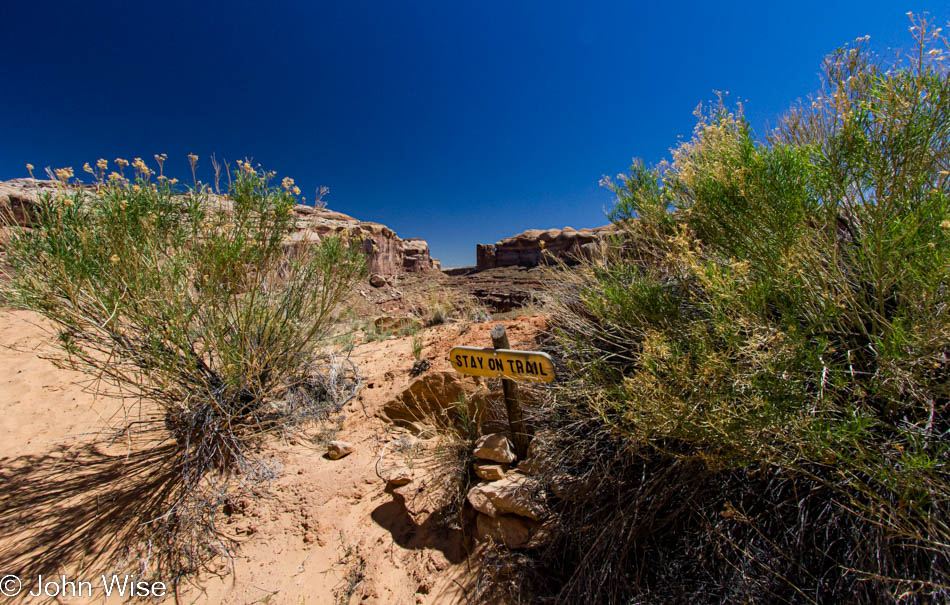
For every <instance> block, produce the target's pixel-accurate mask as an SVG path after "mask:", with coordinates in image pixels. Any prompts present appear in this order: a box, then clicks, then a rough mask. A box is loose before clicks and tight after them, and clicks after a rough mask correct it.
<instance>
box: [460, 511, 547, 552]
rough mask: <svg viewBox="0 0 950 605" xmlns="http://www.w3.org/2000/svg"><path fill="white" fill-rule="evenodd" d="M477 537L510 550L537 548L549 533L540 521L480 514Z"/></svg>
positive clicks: (476, 527) (476, 529) (476, 521)
mask: <svg viewBox="0 0 950 605" xmlns="http://www.w3.org/2000/svg"><path fill="white" fill-rule="evenodd" d="M475 536H476V538H477V539H478V540H479V541H482V542H486V541H488V540H492V541H493V542H497V543H501V544H504V545H505V546H507V547H508V548H537V547H538V546H541V545H542V544H543V543H544V541H545V540H546V538H547V532H545V531H544V527H543V525H542V524H541V523H539V522H538V521H532V520H531V519H524V518H522V517H514V516H511V515H499V516H497V517H489V516H488V515H485V514H481V513H479V515H478V517H477V518H476V520H475Z"/></svg>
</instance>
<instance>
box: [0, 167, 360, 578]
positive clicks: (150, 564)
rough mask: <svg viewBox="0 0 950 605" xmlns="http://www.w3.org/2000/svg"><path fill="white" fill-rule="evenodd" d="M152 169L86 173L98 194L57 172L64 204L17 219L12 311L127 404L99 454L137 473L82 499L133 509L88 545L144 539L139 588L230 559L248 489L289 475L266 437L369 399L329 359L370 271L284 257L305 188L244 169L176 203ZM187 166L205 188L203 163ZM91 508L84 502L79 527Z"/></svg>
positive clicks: (296, 255) (47, 198)
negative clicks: (349, 298)
mask: <svg viewBox="0 0 950 605" xmlns="http://www.w3.org/2000/svg"><path fill="white" fill-rule="evenodd" d="M156 160H157V162H158V166H157V171H156V170H153V169H152V168H150V167H149V166H148V165H146V163H145V162H144V161H142V160H141V159H136V160H135V161H134V162H132V163H131V168H130V163H129V162H127V161H125V160H122V159H118V160H116V168H117V171H113V172H111V173H108V174H107V172H108V170H109V162H108V161H106V160H99V161H98V162H97V163H96V166H95V168H93V167H91V166H89V165H88V164H87V165H86V167H85V168H86V172H88V173H90V174H92V176H93V179H92V180H93V183H92V184H91V185H83V184H81V183H78V182H77V181H76V180H75V179H74V176H73V171H72V170H71V169H63V170H58V171H56V172H55V176H56V178H57V180H58V182H59V187H58V189H56V190H55V192H54V193H52V194H48V195H44V196H43V197H42V198H41V199H40V201H39V203H38V204H37V206H36V207H35V209H34V210H33V212H32V216H31V217H30V218H31V220H30V221H29V225H28V226H25V225H21V224H20V222H18V221H17V220H16V217H14V216H12V215H10V216H8V217H6V218H7V221H6V222H7V226H8V227H9V228H10V238H9V241H8V243H7V244H6V262H7V264H8V266H9V268H8V270H7V273H8V275H7V276H6V277H7V278H8V279H7V280H6V281H5V282H4V284H3V297H4V301H5V302H6V303H8V304H10V305H14V306H17V307H20V308H26V309H31V310H35V311H37V312H39V313H40V314H41V315H42V316H43V317H45V318H46V319H47V320H48V322H49V325H51V326H53V330H54V332H55V334H54V335H55V338H56V340H57V343H58V345H59V347H60V350H61V352H62V355H61V356H59V358H58V360H57V361H58V362H59V363H61V364H64V365H67V366H68V367H71V368H75V369H78V370H80V371H82V372H84V373H86V374H87V375H88V376H89V377H90V388H92V389H94V390H96V391H97V392H101V393H108V394H111V395H115V396H118V397H121V398H123V399H124V400H125V401H126V402H128V403H127V405H126V408H125V413H124V416H123V417H122V418H121V419H120V420H119V421H118V422H117V423H116V426H114V427H113V429H112V430H110V431H108V432H104V433H103V434H102V435H100V436H99V437H98V438H97V439H96V446H93V450H96V447H98V446H103V447H104V446H108V445H110V444H116V443H119V444H126V443H127V444H129V447H130V448H131V450H132V451H134V452H135V453H134V456H133V458H132V459H131V460H133V461H134V465H133V466H131V467H129V470H130V472H128V473H122V472H120V471H119V469H121V468H122V464H121V458H122V456H119V457H118V458H116V460H109V458H108V456H105V455H102V456H100V457H101V458H102V459H101V460H100V465H101V466H103V467H108V469H109V473H104V474H102V476H101V477H100V479H101V480H103V481H106V483H105V484H104V485H101V486H97V485H96V478H95V476H93V475H88V476H85V477H84V479H83V482H84V484H85V485H86V488H87V490H88V493H89V495H91V497H93V498H98V496H97V495H96V491H97V489H96V488H101V490H102V491H103V493H105V494H113V495H114V494H115V493H117V492H123V490H126V491H128V492H129V494H128V495H129V497H128V498H127V499H125V500H116V499H114V498H112V497H111V496H110V497H109V498H107V499H106V500H107V501H111V502H114V503H115V504H114V507H113V508H112V509H109V507H104V506H102V505H101V504H100V502H99V501H98V500H96V501H95V507H93V510H97V511H98V512H97V517H98V518H100V521H99V522H98V523H97V525H96V526H95V527H94V528H92V530H90V531H93V530H94V531H95V533H96V535H93V536H86V537H87V538H88V539H89V540H88V541H87V546H88V544H92V543H95V542H96V541H98V540H101V539H102V534H104V533H106V526H105V525H103V523H105V522H104V521H102V520H101V519H102V518H107V517H109V516H110V515H111V516H114V517H117V519H115V523H116V526H118V527H123V528H128V527H131V528H135V529H134V531H131V532H124V533H122V534H117V535H116V538H117V539H118V541H119V542H122V543H120V544H113V545H112V548H113V549H114V550H119V549H123V548H127V549H129V550H130V551H131V552H133V553H140V554H141V559H135V558H134V557H133V560H134V565H136V566H139V568H140V572H141V573H142V574H143V575H153V576H154V577H161V578H164V579H166V581H167V580H169V579H172V578H175V579H181V578H183V577H186V576H187V575H188V574H191V573H193V572H195V571H198V570H200V569H201V568H202V567H203V566H204V565H205V564H206V563H208V562H209V561H210V560H212V559H214V558H215V557H217V556H218V555H224V554H227V553H228V552H229V551H230V544H231V542H230V540H229V539H228V538H227V537H226V536H223V535H221V534H220V532H218V531H217V530H216V524H215V519H216V518H217V515H218V514H219V513H220V511H221V510H222V508H223V507H227V506H229V505H230V503H231V501H232V498H233V497H234V495H235V491H236V490H237V491H240V492H242V493H244V492H247V491H248V490H253V489H255V487H256V486H259V485H260V484H261V483H262V482H266V481H268V480H269V479H271V478H273V476H274V473H275V472H276V469H275V468H274V466H273V465H272V464H269V463H268V462H266V461H265V459H264V458H263V457H261V456H259V455H258V454H257V445H258V443H259V441H260V439H261V437H263V436H264V435H267V434H284V433H288V432H292V431H294V430H295V429H296V428H297V427H299V426H301V424H302V423H303V422H305V421H307V420H312V419H317V418H321V417H323V416H324V415H325V414H327V413H328V412H329V411H331V410H333V409H338V408H339V407H340V406H342V405H343V403H345V402H346V401H347V400H348V399H349V398H350V397H352V396H353V394H354V393H355V391H356V388H357V386H358V380H359V379H358V375H357V373H356V368H355V366H354V365H353V364H351V363H349V362H348V361H347V360H346V359H345V358H337V357H334V356H333V355H330V354H328V353H326V352H325V348H324V347H323V344H324V343H325V341H326V339H327V336H328V335H329V334H330V330H331V327H332V326H333V324H334V321H335V318H336V316H337V312H338V311H339V309H338V307H339V304H340V302H341V301H342V300H343V299H344V298H345V296H346V295H347V294H348V292H349V288H350V287H351V286H352V284H353V282H354V281H355V280H356V279H358V278H360V277H361V276H363V274H364V273H365V267H364V265H365V261H364V257H363V255H362V254H361V253H360V252H359V250H358V249H356V248H355V247H354V246H351V245H350V243H349V242H347V241H345V240H343V239H341V238H336V237H325V238H322V239H321V240H320V241H319V242H318V243H314V244H312V245H309V246H305V247H299V246H298V247H288V246H286V245H285V238H286V236H287V235H288V234H289V233H290V232H291V231H292V230H293V228H294V221H295V215H294V213H293V212H292V211H293V208H294V206H295V204H296V200H297V198H296V194H298V193H299V189H297V188H296V186H295V185H294V183H293V180H292V179H289V178H284V179H283V180H282V182H281V183H280V185H274V184H272V181H273V179H274V177H275V174H274V173H272V172H265V171H263V170H262V169H260V168H259V167H255V166H252V164H251V163H250V162H239V163H238V169H237V170H235V171H234V172H233V174H230V175H228V181H229V183H230V187H229V191H228V195H227V197H222V196H218V195H214V194H212V192H211V189H210V188H209V187H208V186H206V185H204V184H202V183H201V182H199V181H197V180H195V181H194V182H193V185H192V186H191V187H188V188H186V189H178V188H177V182H176V181H174V180H171V179H168V178H166V177H165V176H164V175H163V174H162V165H163V162H164V160H165V158H164V156H156ZM190 161H191V166H192V170H193V171H194V168H195V164H196V161H197V157H195V156H191V157H190ZM127 172H128V174H126V173H127ZM219 177H220V175H216V179H215V181H216V183H217V182H218V179H219ZM96 451H98V450H96ZM126 456H128V454H127V455H126ZM110 462H112V463H114V464H110ZM117 465H118V468H116V466H117ZM87 468H93V467H90V466H88V465H87ZM235 479H237V481H235ZM129 481H131V482H132V485H131V486H126V483H127V482H129ZM136 482H137V483H136ZM120 484H121V486H120ZM120 487H121V489H120ZM34 488H35V489H41V488H40V486H38V485H35V486H34ZM46 489H47V490H49V485H47V486H46ZM123 493H124V492H123ZM72 495H75V494H72ZM57 496H59V497H60V499H61V500H62V499H63V498H62V496H63V494H62V492H57V493H55V494H50V497H52V498H56V497H57ZM43 498H44V496H43V495H42V494H38V493H37V494H35V498H34V499H33V500H30V499H25V500H23V501H22V502H19V505H18V506H19V507H20V508H19V509H18V508H16V507H13V508H8V510H7V514H8V515H9V514H14V513H15V511H16V510H20V514H22V513H23V512H24V511H23V510H21V509H27V508H29V507H31V506H33V507H35V506H36V503H37V501H38V500H42V499H43ZM106 500H104V501H106ZM129 501H131V502H135V504H134V505H130V503H129ZM88 506H89V503H88V502H86V500H84V499H83V498H82V497H80V501H79V502H77V503H76V504H75V510H76V511H77V513H78V512H79V511H81V510H88ZM84 507H85V508H84ZM61 512H62V511H61ZM83 527H84V524H83V523H76V524H75V526H74V527H72V531H73V532H77V533H80V534H81V533H82V532H83ZM47 538H48V536H47ZM70 538H71V539H74V538H75V536H70ZM81 542H82V539H79V540H74V543H75V544H77V548H81V547H82V546H81V544H80V543H81ZM35 546H36V547H37V548H42V546H43V545H42V544H37V545H35ZM48 547H49V548H50V549H51V550H54V549H55V548H61V545H59V546H57V545H55V544H49V545H48ZM70 554H72V555H76V554H77V553H64V552H57V553H56V556H55V557H51V558H50V559H49V561H48V562H49V563H50V564H51V565H53V566H55V565H59V564H62V563H64V562H65V561H68V560H69V557H68V556H67V555H70ZM83 556H88V553H83ZM41 559H42V557H39V558H37V557H34V558H33V560H32V561H30V563H35V562H36V561H38V560H41ZM53 569H56V568H55V567H53V568H51V569H49V570H46V569H39V570H33V571H40V572H51V571H53Z"/></svg>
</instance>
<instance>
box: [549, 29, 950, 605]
mask: <svg viewBox="0 0 950 605" xmlns="http://www.w3.org/2000/svg"><path fill="white" fill-rule="evenodd" d="M913 31H914V32H915V34H916V36H917V40H918V42H919V45H918V48H917V52H916V54H915V55H914V57H911V58H909V59H907V60H898V61H897V62H896V63H895V64H892V65H889V66H882V65H880V64H878V63H876V62H874V61H873V60H872V59H870V58H869V54H868V52H867V50H866V48H865V45H864V42H863V41H859V42H858V43H857V45H856V46H855V47H853V48H846V49H843V50H839V51H837V52H836V53H834V54H833V55H831V56H830V57H829V58H828V59H827V61H826V64H825V66H824V76H825V87H824V90H822V91H821V94H820V95H819V96H817V97H815V98H814V99H812V101H811V102H810V103H809V104H806V105H801V106H798V107H795V108H794V109H793V110H792V111H790V112H789V114H788V115H787V116H786V117H785V119H784V120H783V122H782V124H781V126H780V127H779V128H778V129H777V130H776V131H775V132H774V133H773V134H772V136H771V137H770V138H769V139H768V140H767V141H759V140H756V139H755V138H754V136H753V133H752V130H751V128H750V127H749V124H748V123H747V122H746V121H745V119H744V117H743V115H742V112H741V107H740V108H739V109H738V110H737V111H735V112H733V113H730V112H729V111H728V110H727V109H726V107H725V104H724V103H723V102H722V99H720V101H719V103H718V104H716V105H714V106H713V107H712V108H711V110H709V111H705V112H702V111H700V112H698V114H697V115H698V117H699V123H698V125H697V127H696V130H695V132H694V136H693V138H692V140H691V141H689V142H687V143H684V144H682V145H680V146H679V147H678V148H677V149H676V150H674V152H673V159H672V162H671V163H664V164H662V165H660V166H659V167H658V168H655V169H650V168H647V167H646V166H644V165H643V164H642V163H634V165H633V166H632V168H631V171H630V173H629V174H628V175H623V176H621V177H619V179H618V180H617V181H616V182H614V181H611V180H609V179H608V181H607V182H608V185H609V186H610V187H611V188H612V190H613V191H614V192H615V193H616V194H617V197H618V203H617V206H616V207H615V208H614V210H613V212H612V216H611V218H612V220H613V221H614V222H615V223H616V224H617V225H618V226H619V227H620V229H621V232H622V233H623V234H624V235H623V237H622V238H621V239H620V241H618V242H615V245H614V249H613V251H612V252H610V253H609V254H607V256H606V257H605V258H602V259H597V260H595V261H591V262H588V263H587V264H586V265H584V266H583V267H582V268H581V269H580V270H579V271H578V272H576V273H575V274H574V276H573V277H570V276H568V277H565V279H566V280H567V281H568V282H570V285H568V286H567V287H565V288H564V289H563V290H562V291H561V293H560V295H559V300H558V302H557V304H558V310H557V312H556V314H555V320H554V326H555V333H556V334H557V339H558V343H559V348H560V351H561V355H562V357H563V360H564V362H565V363H566V365H567V367H568V369H569V371H570V376H571V379H570V381H569V382H568V383H567V384H566V385H565V386H564V389H563V390H564V397H563V398H562V400H559V403H558V404H557V405H554V406H552V409H550V410H548V412H549V417H550V418H554V420H552V421H551V422H553V423H554V424H555V425H557V426H559V428H561V429H562V430H561V438H560V442H559V444H558V447H557V448H555V450H557V451H560V452H562V453H561V464H560V465H558V472H560V473H564V472H565V469H567V472H569V473H574V474H578V475H584V476H586V478H587V479H586V480H587V481H589V482H590V483H591V485H592V486H594V485H597V486H600V491H598V489H595V488H594V487H592V488H591V494H596V493H599V494H600V496H599V497H601V498H602V499H601V500H600V504H597V503H596V501H592V500H590V499H587V500H585V501H584V502H583V503H582V504H577V503H573V504H572V503H569V502H562V503H561V509H560V518H561V521H562V523H563V528H564V530H565V535H564V536H562V539H561V540H560V541H559V542H558V544H557V547H556V548H557V550H558V559H559V560H560V561H561V562H562V564H563V561H564V559H565V557H564V552H565V551H566V550H567V549H574V553H575V554H576V556H577V558H576V559H574V561H575V563H574V564H568V565H564V566H563V568H562V571H564V573H567V574H568V575H567V578H566V585H564V587H563V592H562V597H565V595H568V597H570V598H577V597H581V596H583V597H584V598H588V599H590V598H593V599H594V600H609V601H614V600H621V599H625V598H629V597H630V596H631V595H637V597H638V598H646V599H647V600H650V599H653V600H656V599H659V600H685V599H694V600H695V599H698V600H700V601H704V602H719V601H721V600H723V599H725V600H732V599H742V600H755V601H771V600H790V601H812V600H814V601H819V602H822V601H826V600H829V599H835V598H841V597H842V596H843V595H848V596H847V597H846V598H848V599H855V600H858V601H863V602H877V601H879V600H880V599H884V598H887V599H905V600H926V599H933V598H939V599H945V598H947V596H948V594H950V563H948V562H950V547H948V546H947V545H948V544H950V527H948V521H950V515H948V512H950V510H948V506H950V481H948V470H950V466H948V465H950V459H948V451H950V433H948V431H950V415H948V409H947V406H948V404H950V386H948V376H950V304H948V301H950V296H948V288H950V188H948V185H947V183H948V172H947V170H948V168H950V145H948V142H950V78H948V71H947V69H946V67H945V66H944V65H943V63H942V53H941V52H940V51H939V50H938V49H937V47H936V44H937V43H940V44H942V43H943V42H942V40H941V39H938V38H937V37H936V36H937V33H935V32H934V30H933V28H932V27H931V26H930V25H929V24H928V23H927V22H925V21H920V22H917V23H916V24H915V29H914V30H913ZM932 49H933V50H932ZM595 444H596V447H594V446H595ZM552 451H553V450H552ZM572 460H573V462H572ZM578 460H588V461H589V462H588V463H578V462H577V461H578ZM608 471H609V473H608ZM605 473H606V474H605ZM554 480H556V478H554ZM591 497H593V496H591ZM581 507H583V510H581ZM597 515H601V516H600V517H597ZM592 524H594V525H593V527H597V528H598V530H597V531H593V530H592V529H591V527H592ZM605 527H606V528H610V529H609V530H605V529H603V528H605ZM674 530H675V531H674ZM607 570H613V571H612V572H610V573H608V572H607ZM621 570H622V571H621ZM565 598H567V597H565ZM568 600H569V599H568Z"/></svg>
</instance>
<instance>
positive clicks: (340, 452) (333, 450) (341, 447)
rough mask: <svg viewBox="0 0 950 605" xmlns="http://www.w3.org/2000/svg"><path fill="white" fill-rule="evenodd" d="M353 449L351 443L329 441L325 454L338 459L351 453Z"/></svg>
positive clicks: (331, 458) (332, 458)
mask: <svg viewBox="0 0 950 605" xmlns="http://www.w3.org/2000/svg"><path fill="white" fill-rule="evenodd" d="M354 449H356V448H355V447H353V444H352V443H348V442H346V441H331V442H330V443H328V444H327V456H328V457H329V458H330V460H339V459H340V458H342V457H343V456H348V455H349V454H352V453H353V450H354Z"/></svg>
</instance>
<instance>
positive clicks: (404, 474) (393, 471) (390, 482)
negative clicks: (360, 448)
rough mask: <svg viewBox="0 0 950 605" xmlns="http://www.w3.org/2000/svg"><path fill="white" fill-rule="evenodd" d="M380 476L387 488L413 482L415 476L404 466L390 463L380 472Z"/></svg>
mask: <svg viewBox="0 0 950 605" xmlns="http://www.w3.org/2000/svg"><path fill="white" fill-rule="evenodd" d="M379 476H380V477H382V478H383V481H385V482H386V485H387V486H392V487H398V486H401V485H407V484H408V483H409V482H411V481H412V476H413V474H412V469H410V468H409V467H407V466H405V465H404V464H398V463H390V464H387V465H385V466H383V467H382V468H381V469H380V470H379Z"/></svg>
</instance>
